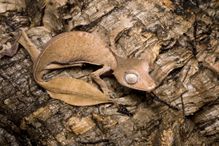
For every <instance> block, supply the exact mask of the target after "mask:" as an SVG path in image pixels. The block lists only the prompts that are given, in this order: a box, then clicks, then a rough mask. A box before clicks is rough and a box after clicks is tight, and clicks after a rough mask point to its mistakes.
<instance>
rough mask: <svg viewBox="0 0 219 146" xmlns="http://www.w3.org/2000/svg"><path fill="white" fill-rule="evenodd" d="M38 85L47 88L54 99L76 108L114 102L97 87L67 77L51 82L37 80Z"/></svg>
mask: <svg viewBox="0 0 219 146" xmlns="http://www.w3.org/2000/svg"><path fill="white" fill-rule="evenodd" d="M36 81H37V83H38V84H39V85H40V86H42V87H43V88H45V89H46V90H47V92H48V94H49V95H50V96H51V97H52V98H54V99H58V100H61V101H64V102H65V103H67V104H70V105H74V106H91V105H97V104H101V103H110V102H112V100H111V99H110V98H109V97H108V96H106V95H104V94H103V93H102V92H101V91H100V90H98V89H97V88H96V87H94V86H92V85H91V84H88V83H87V82H85V81H82V80H78V79H74V78H71V77H67V76H62V77H55V78H53V79H50V80H49V81H44V80H42V79H37V80H36Z"/></svg>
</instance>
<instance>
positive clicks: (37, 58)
mask: <svg viewBox="0 0 219 146" xmlns="http://www.w3.org/2000/svg"><path fill="white" fill-rule="evenodd" d="M25 41H26V42H28V43H26V46H25V43H24V42H25ZM19 42H20V43H21V44H22V45H23V46H24V47H25V48H26V49H27V48H28V49H27V51H28V52H29V53H30V55H31V57H32V60H33V62H34V68H33V73H34V79H35V80H36V82H37V83H38V84H39V85H41V86H42V87H44V88H45V89H47V90H48V91H52V92H55V93H60V94H62V93H66V94H68V92H69V91H66V90H64V89H63V88H61V87H58V86H57V85H55V84H51V83H50V84H48V82H47V81H45V80H43V76H44V75H45V74H46V73H47V72H48V71H49V70H51V69H58V68H65V67H71V66H77V65H80V64H82V63H90V64H95V65H102V66H103V67H102V68H101V69H99V70H97V71H95V72H93V73H92V75H91V76H92V78H93V79H94V80H95V81H96V83H97V84H99V86H100V87H101V89H102V91H103V92H104V93H105V94H107V95H109V93H110V91H109V90H108V88H107V86H106V84H105V82H104V81H103V80H102V79H101V78H100V75H102V74H104V73H105V72H108V71H110V70H112V71H113V74H114V76H115V77H116V79H117V80H118V82H119V83H121V84H122V85H124V86H127V87H129V88H133V89H137V90H142V91H151V90H153V89H154V88H155V86H156V85H155V82H154V80H153V79H152V78H151V77H150V75H149V65H148V63H147V61H146V60H143V59H141V60H140V59H125V58H120V57H118V56H115V55H114V54H113V53H112V52H111V50H110V49H109V48H107V47H106V46H105V43H104V42H103V41H102V40H101V39H100V38H99V37H98V36H96V35H94V34H91V33H87V32H80V31H74V32H66V33H62V34H60V35H57V36H56V37H54V38H52V39H51V40H50V41H49V42H48V43H47V44H46V45H45V47H44V50H43V52H42V53H39V51H37V49H36V47H35V46H34V45H33V44H32V43H31V42H30V40H29V38H28V37H27V35H26V33H25V32H24V31H22V37H21V39H20V40H19ZM22 42H23V43H22ZM127 73H135V74H137V75H138V81H137V82H136V83H135V84H128V83H127V82H126V81H125V78H124V76H125V74H127ZM68 78H69V79H68V80H71V79H72V78H70V77H68ZM68 82H69V81H68ZM73 82H74V81H73V80H72V83H73ZM70 92H71V93H75V92H74V91H70ZM77 94H78V93H77Z"/></svg>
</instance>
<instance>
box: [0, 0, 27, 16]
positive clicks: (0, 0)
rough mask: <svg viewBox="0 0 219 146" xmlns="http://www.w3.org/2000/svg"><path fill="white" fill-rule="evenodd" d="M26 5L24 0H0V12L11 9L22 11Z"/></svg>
mask: <svg viewBox="0 0 219 146" xmlns="http://www.w3.org/2000/svg"><path fill="white" fill-rule="evenodd" d="M25 7H26V5H25V1H24V0H0V13H4V12H6V11H9V10H10V11H12V10H17V11H20V10H22V9H23V8H25Z"/></svg>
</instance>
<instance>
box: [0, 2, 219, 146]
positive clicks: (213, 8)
mask: <svg viewBox="0 0 219 146" xmlns="http://www.w3.org/2000/svg"><path fill="white" fill-rule="evenodd" d="M16 2H17V3H16ZM16 2H15V4H13V3H11V2H9V1H8V2H7V1H6V2H5V3H6V4H7V7H6V6H5V3H3V2H0V32H1V36H0V42H1V44H0V58H1V59H0V111H1V114H0V117H1V118H0V145H28V146H29V145H49V146H50V145H51V146H56V145H75V146H81V145H98V146H99V145H112V146H113V145H119V146H123V145H124V146H127V145H133V146H135V145H155V146H156V145H160V146H171V145H177V146H178V145H179V146H180V145H182V146H184V145H215V146H216V145H218V144H219V143H218V141H219V120H218V119H219V99H218V97H219V82H218V74H219V60H218V57H219V31H218V28H219V12H218V9H219V8H218V7H219V2H218V1H217V0H211V1H204V0H196V1H193V0H188V1H186V0H179V1H177V0H176V1H170V0H154V1H149V0H112V1H111V0H93V1H91V0H81V1H79V0H60V1H58V0H54V1H49V0H48V1H46V0H40V1H36V0H34V1H33V0H26V1H22V0H16ZM17 4H20V5H18V6H16V5H17ZM9 6H10V7H9ZM25 27H27V28H28V31H27V34H28V36H29V37H30V38H31V40H32V41H33V42H34V43H35V44H36V45H37V46H38V47H39V49H41V48H42V47H43V45H44V44H45V43H46V42H47V41H48V40H49V39H51V38H52V37H53V36H55V35H57V34H60V33H62V32H66V31H77V30H80V31H87V32H93V33H94V32H95V33H96V34H98V35H99V36H100V37H101V38H102V39H103V40H104V41H105V42H106V44H107V45H108V46H109V47H111V49H112V51H113V52H115V53H116V54H117V55H119V56H122V57H129V58H147V59H148V58H150V59H151V60H153V61H151V64H150V67H151V72H150V75H151V76H152V77H153V78H154V80H155V81H156V83H157V88H156V89H155V90H153V91H152V92H151V93H144V92H140V91H135V90H132V89H128V88H125V87H122V86H121V85H119V84H118V82H117V81H116V79H115V78H113V77H112V76H109V77H108V76H106V77H104V80H105V81H106V82H107V84H108V86H109V87H110V89H111V90H112V91H113V92H114V94H115V98H116V100H118V102H119V103H120V106H119V107H118V106H115V105H109V104H103V105H97V106H90V107H75V106H71V105H68V104H65V103H64V102H61V101H59V100H55V99H52V98H50V97H49V95H48V94H47V93H46V91H45V90H44V89H43V88H41V87H39V86H38V85H37V84H36V83H35V81H34V79H33V76H32V73H33V72H32V65H33V63H32V62H31V59H30V56H29V55H28V53H27V52H26V51H25V50H24V49H23V48H22V47H21V46H19V47H18V44H17V42H16V39H17V38H18V33H17V32H18V29H19V28H25ZM94 43H95V42H94ZM157 46H159V47H157ZM100 51H101V50H100ZM95 68H96V67H95V66H88V67H86V68H84V69H83V70H82V69H81V68H72V69H63V70H58V71H54V72H52V73H50V74H49V75H48V77H50V76H54V75H56V74H60V73H61V74H62V73H64V74H69V75H70V76H73V77H76V78H79V77H82V76H83V77H82V78H81V79H83V80H86V81H88V82H89V83H91V82H90V81H89V77H88V76H87V74H89V73H91V71H93V70H95Z"/></svg>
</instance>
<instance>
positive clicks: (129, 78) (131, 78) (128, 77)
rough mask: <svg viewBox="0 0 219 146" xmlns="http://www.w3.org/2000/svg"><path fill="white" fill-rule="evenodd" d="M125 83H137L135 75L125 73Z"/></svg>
mask: <svg viewBox="0 0 219 146" xmlns="http://www.w3.org/2000/svg"><path fill="white" fill-rule="evenodd" d="M125 81H126V82H127V83H128V84H135V83H137V82H138V75H137V74H135V73H126V74H125Z"/></svg>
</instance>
